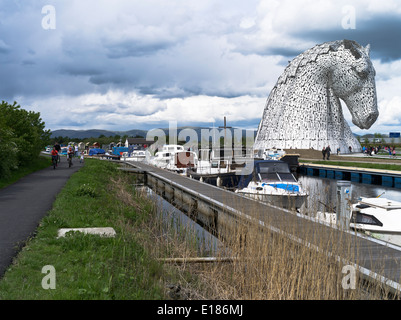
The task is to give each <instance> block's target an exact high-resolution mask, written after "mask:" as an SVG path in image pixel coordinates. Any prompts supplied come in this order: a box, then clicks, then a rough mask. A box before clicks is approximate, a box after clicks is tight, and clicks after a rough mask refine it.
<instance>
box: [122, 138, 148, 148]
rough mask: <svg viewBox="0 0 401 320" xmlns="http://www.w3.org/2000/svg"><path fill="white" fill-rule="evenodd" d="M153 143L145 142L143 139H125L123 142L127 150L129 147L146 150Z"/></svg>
mask: <svg viewBox="0 0 401 320" xmlns="http://www.w3.org/2000/svg"><path fill="white" fill-rule="evenodd" d="M153 143H155V142H154V141H152V140H146V139H145V138H127V139H126V140H125V146H126V147H127V148H129V147H130V146H133V147H139V148H148V147H149V146H150V145H152V144H153Z"/></svg>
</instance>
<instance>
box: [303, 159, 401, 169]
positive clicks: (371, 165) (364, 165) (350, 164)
mask: <svg viewBox="0 0 401 320" xmlns="http://www.w3.org/2000/svg"><path fill="white" fill-rule="evenodd" d="M299 162H300V163H314V164H325V165H331V166H340V167H355V168H367V169H380V170H392V171H401V165H396V164H386V163H373V162H346V161H330V160H329V161H318V160H315V161H311V160H300V161H299Z"/></svg>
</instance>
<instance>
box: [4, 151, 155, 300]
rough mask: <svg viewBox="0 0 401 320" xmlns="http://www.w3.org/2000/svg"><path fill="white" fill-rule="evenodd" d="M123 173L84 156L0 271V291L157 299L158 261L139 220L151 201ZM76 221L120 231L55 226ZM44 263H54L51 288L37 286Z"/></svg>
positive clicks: (13, 295) (12, 296) (21, 295)
mask: <svg viewBox="0 0 401 320" xmlns="http://www.w3.org/2000/svg"><path fill="white" fill-rule="evenodd" d="M127 177H128V176H127V175H124V173H120V172H119V171H118V170H117V169H116V165H115V164H113V163H109V162H106V161H99V160H92V159H88V160H86V161H85V166H84V167H83V168H82V169H80V170H79V171H78V172H77V173H75V174H74V175H73V176H72V177H71V178H70V180H69V181H68V182H67V184H66V186H65V187H64V189H63V190H62V191H61V193H60V194H59V195H58V196H57V199H56V201H55V202H54V205H53V209H52V210H51V211H50V212H48V214H47V216H46V217H45V218H44V219H43V220H42V221H41V223H40V226H39V227H38V230H37V234H36V236H35V237H34V238H33V239H31V240H29V241H28V243H27V245H26V246H25V247H24V248H23V249H22V251H21V252H20V253H19V255H18V257H17V259H16V260H15V261H14V263H13V265H12V266H11V267H10V268H9V269H8V270H7V272H6V273H5V275H4V277H3V278H2V279H1V281H0V299H7V300H25V299H35V300H47V299H62V300H86V299H90V300H112V299H140V300H143V299H162V298H163V290H162V288H161V284H160V278H161V273H162V266H161V265H160V263H158V262H157V261H155V260H153V259H152V258H151V257H150V256H149V254H148V253H147V251H146V250H145V248H144V246H143V243H142V241H143V239H144V238H146V236H144V235H143V231H142V229H141V226H142V225H143V223H144V222H146V220H147V219H148V218H149V216H150V213H151V210H153V206H152V204H151V203H150V202H148V201H146V200H144V199H143V198H135V196H134V192H130V191H133V190H131V189H132V187H130V186H129V184H128V182H127ZM113 181H114V182H113ZM116 181H117V182H116ZM122 190H123V191H124V192H123V191H122ZM127 191H128V192H127ZM124 197H125V198H124ZM78 227H80V228H84V227H113V228H114V229H115V230H116V232H117V236H116V237H115V238H102V237H100V236H96V235H84V234H81V233H74V234H69V235H68V236H67V237H65V238H60V239H57V231H58V229H59V228H78ZM141 233H142V234H141ZM139 239H141V240H139ZM46 265H51V266H54V268H55V271H56V289H54V290H53V289H48V290H45V289H43V288H42V279H43V278H44V277H45V276H46V274H44V273H42V272H41V271H42V268H43V267H44V266H46Z"/></svg>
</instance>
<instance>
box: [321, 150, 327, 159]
mask: <svg viewBox="0 0 401 320" xmlns="http://www.w3.org/2000/svg"><path fill="white" fill-rule="evenodd" d="M322 154H323V160H326V148H325V147H323V149H322Z"/></svg>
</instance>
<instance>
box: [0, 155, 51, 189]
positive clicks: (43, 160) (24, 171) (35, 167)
mask: <svg viewBox="0 0 401 320" xmlns="http://www.w3.org/2000/svg"><path fill="white" fill-rule="evenodd" d="M50 165H51V158H49V157H44V156H39V157H38V158H37V159H34V160H32V161H31V162H30V163H29V164H28V165H26V166H23V167H20V168H18V170H16V171H12V173H11V176H10V177H7V178H1V179H0V189H1V188H4V187H6V186H8V185H10V184H13V183H14V182H17V181H18V180H19V179H21V178H22V177H25V176H26V175H28V174H31V173H33V172H36V171H39V170H42V169H45V168H47V167H50Z"/></svg>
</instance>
